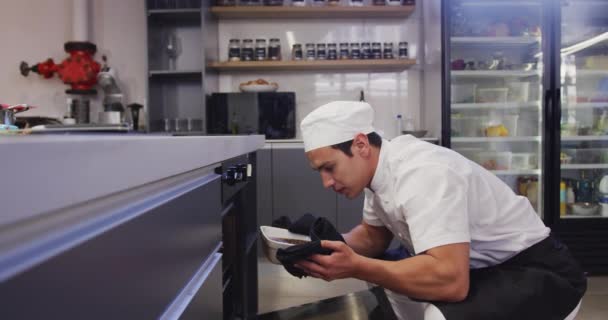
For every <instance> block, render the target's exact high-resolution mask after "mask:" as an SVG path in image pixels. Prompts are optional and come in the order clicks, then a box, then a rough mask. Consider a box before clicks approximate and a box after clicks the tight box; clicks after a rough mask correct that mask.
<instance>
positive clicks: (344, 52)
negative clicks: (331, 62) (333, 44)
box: [339, 42, 349, 60]
mask: <svg viewBox="0 0 608 320" xmlns="http://www.w3.org/2000/svg"><path fill="white" fill-rule="evenodd" d="M348 54H349V52H348V42H342V43H340V52H339V56H340V60H346V59H348V58H349V56H348Z"/></svg>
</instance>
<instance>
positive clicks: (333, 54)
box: [327, 43, 338, 60]
mask: <svg viewBox="0 0 608 320" xmlns="http://www.w3.org/2000/svg"><path fill="white" fill-rule="evenodd" d="M337 59H338V46H336V44H335V43H329V44H327V60H337Z"/></svg>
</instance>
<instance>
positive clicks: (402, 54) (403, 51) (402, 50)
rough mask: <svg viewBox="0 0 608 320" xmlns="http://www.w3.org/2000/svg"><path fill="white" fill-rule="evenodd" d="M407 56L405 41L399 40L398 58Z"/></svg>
mask: <svg viewBox="0 0 608 320" xmlns="http://www.w3.org/2000/svg"><path fill="white" fill-rule="evenodd" d="M407 58H409V54H408V44H407V42H405V41H403V42H399V59H407Z"/></svg>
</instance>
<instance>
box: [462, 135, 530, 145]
mask: <svg viewBox="0 0 608 320" xmlns="http://www.w3.org/2000/svg"><path fill="white" fill-rule="evenodd" d="M540 141H541V139H540V136H529V137H460V138H458V137H456V138H452V142H454V143H458V142H540Z"/></svg>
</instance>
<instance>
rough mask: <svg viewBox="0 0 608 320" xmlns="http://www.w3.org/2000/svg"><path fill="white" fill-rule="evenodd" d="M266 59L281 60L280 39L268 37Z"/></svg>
mask: <svg viewBox="0 0 608 320" xmlns="http://www.w3.org/2000/svg"><path fill="white" fill-rule="evenodd" d="M268 59H270V60H274V61H277V60H281V40H279V39H278V38H272V39H270V43H269V45H268Z"/></svg>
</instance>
